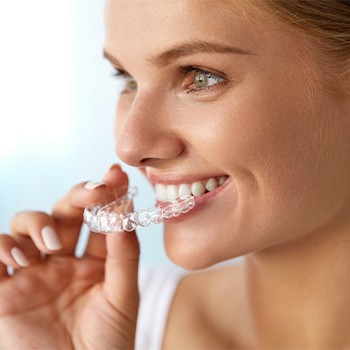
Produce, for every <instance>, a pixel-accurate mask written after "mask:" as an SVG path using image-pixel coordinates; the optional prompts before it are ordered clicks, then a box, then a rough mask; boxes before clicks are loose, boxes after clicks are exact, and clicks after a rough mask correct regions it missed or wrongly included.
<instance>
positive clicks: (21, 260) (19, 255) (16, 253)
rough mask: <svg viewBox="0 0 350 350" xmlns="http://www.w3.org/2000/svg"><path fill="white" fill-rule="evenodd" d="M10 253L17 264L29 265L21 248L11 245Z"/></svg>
mask: <svg viewBox="0 0 350 350" xmlns="http://www.w3.org/2000/svg"><path fill="white" fill-rule="evenodd" d="M11 255H12V257H13V259H14V260H15V261H16V263H17V264H18V265H19V266H21V267H27V266H29V260H28V259H27V257H26V256H25V255H24V253H23V252H22V250H21V249H19V248H17V247H13V248H12V249H11Z"/></svg>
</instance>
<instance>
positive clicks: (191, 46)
mask: <svg viewBox="0 0 350 350" xmlns="http://www.w3.org/2000/svg"><path fill="white" fill-rule="evenodd" d="M195 53H231V54H241V55H251V54H252V53H251V52H249V51H246V50H242V49H240V48H237V47H232V46H227V45H223V44H220V43H215V42H210V41H202V40H200V41H192V42H185V43H181V44H178V45H174V46H172V47H171V48H169V49H168V50H166V51H164V52H162V53H160V54H157V55H154V56H151V57H150V58H148V61H149V62H150V63H151V64H152V65H154V66H157V67H160V68H161V67H164V66H167V65H168V64H170V63H171V62H172V61H174V60H176V59H179V58H180V57H184V56H189V55H193V54H195ZM103 56H104V57H105V58H106V59H108V60H109V61H110V62H111V63H113V64H114V65H116V66H118V67H120V68H122V65H121V63H120V62H119V61H118V60H117V59H116V58H115V57H113V56H112V55H111V54H110V53H108V52H107V51H106V49H104V51H103Z"/></svg>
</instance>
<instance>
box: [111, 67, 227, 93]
mask: <svg viewBox="0 0 350 350" xmlns="http://www.w3.org/2000/svg"><path fill="white" fill-rule="evenodd" d="M195 72H199V73H202V74H205V75H207V77H208V78H213V79H215V80H216V81H217V83H216V84H213V85H209V86H205V87H203V88H194V89H188V90H187V91H186V93H187V94H191V93H197V94H198V93H204V92H206V91H208V90H210V89H213V88H217V87H218V86H217V85H221V84H223V83H225V82H226V81H227V79H226V78H225V75H224V74H222V73H213V72H211V71H209V70H206V69H203V68H201V67H199V66H195V65H190V66H181V67H180V73H182V74H184V75H185V76H188V75H190V74H194V73H195ZM112 75H113V77H115V78H123V79H129V78H132V77H131V75H130V74H129V73H127V72H126V71H124V70H122V69H118V68H115V67H114V72H113V73H112ZM192 84H193V82H192ZM125 92H127V91H126V90H124V91H122V93H125Z"/></svg>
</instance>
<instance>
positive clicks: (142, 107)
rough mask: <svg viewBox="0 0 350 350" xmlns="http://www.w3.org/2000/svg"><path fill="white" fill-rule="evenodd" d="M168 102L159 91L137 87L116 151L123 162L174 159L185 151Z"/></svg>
mask: <svg viewBox="0 0 350 350" xmlns="http://www.w3.org/2000/svg"><path fill="white" fill-rule="evenodd" d="M166 103H167V101H166V100H165V99H163V98H161V97H160V96H157V95H156V94H152V93H151V92H147V91H143V92H141V91H140V90H138V91H137V93H136V95H135V97H134V99H133V102H132V104H131V106H130V108H129V110H128V111H127V112H126V114H125V115H124V116H123V120H122V125H121V127H120V129H119V134H118V135H117V144H116V153H117V155H118V157H119V158H120V159H121V160H122V161H123V162H125V163H127V164H129V165H132V166H145V165H146V164H145V163H146V162H151V161H155V160H158V161H160V160H167V159H171V158H174V157H176V156H177V155H179V154H180V153H181V152H182V148H183V144H182V142H181V140H180V138H179V137H178V136H177V135H176V134H175V131H174V130H173V129H172V127H171V125H172V122H171V115H169V113H168V112H169V108H167V106H166Z"/></svg>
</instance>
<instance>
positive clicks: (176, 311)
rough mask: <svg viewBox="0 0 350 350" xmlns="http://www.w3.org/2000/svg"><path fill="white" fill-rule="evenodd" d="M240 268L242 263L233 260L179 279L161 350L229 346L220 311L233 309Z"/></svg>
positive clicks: (239, 283)
mask: <svg viewBox="0 0 350 350" xmlns="http://www.w3.org/2000/svg"><path fill="white" fill-rule="evenodd" d="M241 270H242V268H241V264H239V263H236V264H232V265H227V266H223V267H219V268H213V269H209V270H204V271H200V272H196V273H192V274H190V275H188V276H186V277H184V278H183V279H182V280H181V282H180V283H179V286H178V288H177V290H176V293H175V296H174V299H173V302H172V306H171V309H170V311H169V316H168V322H167V325H166V330H165V334H164V342H163V348H164V349H172V348H173V349H175V348H191V347H192V348H203V349H204V348H213V347H216V348H219V347H222V348H223V347H227V346H228V344H227V342H226V339H225V334H224V333H225V330H224V329H222V325H223V324H224V322H225V320H224V318H222V317H221V316H220V314H221V313H222V312H223V311H225V310H228V309H232V310H234V309H235V308H236V306H235V303H236V302H237V300H238V299H239V298H238V295H239V294H240V292H239V286H240V285H241V278H242V277H241V276H242V273H241ZM236 292H237V298H235V297H234V295H235V294H236ZM223 309H224V310H223ZM230 314H231V312H230ZM220 332H223V334H220Z"/></svg>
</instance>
